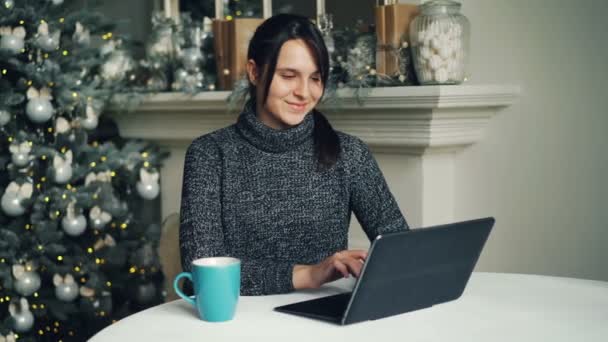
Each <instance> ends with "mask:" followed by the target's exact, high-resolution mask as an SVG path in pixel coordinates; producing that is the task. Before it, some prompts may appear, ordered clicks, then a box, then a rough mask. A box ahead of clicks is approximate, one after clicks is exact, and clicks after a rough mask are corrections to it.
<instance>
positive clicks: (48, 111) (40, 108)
mask: <svg viewBox="0 0 608 342" xmlns="http://www.w3.org/2000/svg"><path fill="white" fill-rule="evenodd" d="M54 111H55V110H54V108H53V105H52V104H51V101H49V100H47V99H43V98H34V99H30V100H29V101H28V102H27V106H26V107H25V112H26V114H27V116H28V118H30V120H32V121H33V122H35V123H44V122H46V121H48V120H49V119H50V118H51V117H52V116H53V112H54Z"/></svg>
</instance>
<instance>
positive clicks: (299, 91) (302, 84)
mask: <svg viewBox="0 0 608 342" xmlns="http://www.w3.org/2000/svg"><path fill="white" fill-rule="evenodd" d="M309 86H310V84H309V82H308V81H307V80H300V81H298V82H297V84H296V87H295V89H294V91H293V93H294V94H295V95H297V96H300V97H303V98H308V97H309V96H310V89H309Z"/></svg>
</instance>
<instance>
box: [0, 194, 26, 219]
mask: <svg viewBox="0 0 608 342" xmlns="http://www.w3.org/2000/svg"><path fill="white" fill-rule="evenodd" d="M2 210H3V211H4V213H5V214H7V215H8V216H20V215H23V213H25V208H24V207H23V206H22V205H21V199H19V198H18V197H15V196H11V195H7V194H6V193H4V195H2Z"/></svg>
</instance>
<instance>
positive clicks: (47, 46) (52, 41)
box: [36, 21, 61, 52]
mask: <svg viewBox="0 0 608 342" xmlns="http://www.w3.org/2000/svg"><path fill="white" fill-rule="evenodd" d="M60 38H61V31H59V30H57V31H55V32H53V33H49V24H47V23H46V21H42V22H41V23H40V25H38V35H37V38H36V43H38V46H40V48H41V49H42V50H44V51H46V52H52V51H54V50H57V49H58V48H59V40H60Z"/></svg>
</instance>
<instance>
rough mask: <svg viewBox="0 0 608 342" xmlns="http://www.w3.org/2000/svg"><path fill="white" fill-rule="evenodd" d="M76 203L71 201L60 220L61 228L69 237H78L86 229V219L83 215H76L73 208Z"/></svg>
mask: <svg viewBox="0 0 608 342" xmlns="http://www.w3.org/2000/svg"><path fill="white" fill-rule="evenodd" d="M75 203H76V202H74V201H72V202H70V204H68V207H67V209H66V212H67V213H66V215H65V216H64V217H63V219H62V220H61V227H62V228H63V230H64V231H65V232H66V234H68V235H70V236H78V235H80V234H82V233H83V232H84V230H85V229H86V228H87V219H86V218H85V217H84V215H82V214H79V215H76V209H75V208H74V205H75Z"/></svg>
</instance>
